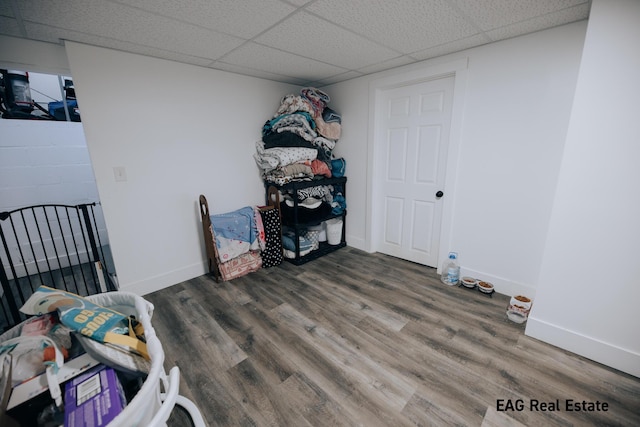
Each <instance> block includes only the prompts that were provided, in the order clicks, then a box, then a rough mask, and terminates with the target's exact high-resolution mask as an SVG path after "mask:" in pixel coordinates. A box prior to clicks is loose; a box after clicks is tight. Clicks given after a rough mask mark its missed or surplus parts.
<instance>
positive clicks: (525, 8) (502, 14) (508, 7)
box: [455, 0, 589, 31]
mask: <svg viewBox="0 0 640 427" xmlns="http://www.w3.org/2000/svg"><path fill="white" fill-rule="evenodd" d="M585 3H589V0H474V1H468V0H455V4H456V5H457V6H458V7H459V8H460V10H461V11H462V12H463V13H465V14H466V15H467V16H468V17H470V18H471V19H473V21H474V22H475V23H476V24H477V25H478V26H479V27H480V29H482V30H483V31H488V30H493V29H495V28H499V27H504V26H506V25H510V24H512V23H515V22H520V21H526V20H528V19H531V18H533V17H536V16H542V15H546V14H548V13H552V12H557V11H560V10H563V9H567V8H570V7H573V6H576V5H579V4H585Z"/></svg>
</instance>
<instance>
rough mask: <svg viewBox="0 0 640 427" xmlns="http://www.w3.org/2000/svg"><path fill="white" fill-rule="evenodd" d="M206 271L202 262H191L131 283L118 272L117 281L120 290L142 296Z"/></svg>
mask: <svg viewBox="0 0 640 427" xmlns="http://www.w3.org/2000/svg"><path fill="white" fill-rule="evenodd" d="M206 273H207V272H206V267H205V264H204V262H203V263H197V264H192V265H189V266H187V267H184V268H180V269H177V270H173V271H168V272H166V273H163V274H159V275H157V276H154V277H151V278H147V279H144V280H139V281H137V282H132V283H126V282H125V281H124V280H123V278H122V276H121V275H120V274H119V275H118V281H119V282H120V290H121V291H127V292H133V293H134V294H136V295H140V296H144V295H147V294H150V293H152V292H155V291H159V290H160V289H164V288H168V287H169V286H173V285H176V284H178V283H181V282H184V281H186V280H190V279H193V278H194V277H199V276H202V275H204V274H206Z"/></svg>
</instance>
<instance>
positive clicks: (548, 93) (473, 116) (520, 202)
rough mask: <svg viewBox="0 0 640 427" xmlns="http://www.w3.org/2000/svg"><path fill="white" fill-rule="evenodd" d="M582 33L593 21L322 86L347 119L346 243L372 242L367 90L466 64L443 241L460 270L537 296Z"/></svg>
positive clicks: (341, 147)
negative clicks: (385, 82) (452, 187)
mask: <svg viewBox="0 0 640 427" xmlns="http://www.w3.org/2000/svg"><path fill="white" fill-rule="evenodd" d="M585 31H586V22H579V23H574V24H570V25H566V26H562V27H558V28H554V29H550V30H546V31H542V32H538V33H534V34H530V35H526V36H522V37H518V38H514V39H510V40H506V41H502V42H498V43H492V44H489V45H485V46H481V47H478V48H474V49H470V50H466V51H463V52H459V53H456V54H452V55H448V56H446V57H441V58H437V59H434V60H429V61H424V62H422V63H420V64H413V65H410V66H405V67H401V68H398V69H395V70H391V71H387V72H383V73H377V74H375V75H370V76H365V77H360V78H357V79H353V80H349V81H346V82H342V83H338V84H335V85H332V86H329V87H326V88H324V90H325V91H326V92H327V93H329V94H330V95H331V98H332V100H331V106H332V108H334V109H335V110H337V111H339V112H340V113H342V116H343V123H344V129H343V133H342V138H341V139H340V141H339V142H338V144H337V146H336V153H339V154H340V155H343V156H344V157H346V158H347V175H348V177H349V188H348V207H349V215H348V216H347V242H349V244H350V245H353V246H356V247H360V248H362V249H367V245H368V241H367V236H368V229H367V223H366V221H365V218H366V216H367V215H366V214H367V213H366V206H367V198H366V195H367V191H368V189H369V185H370V184H369V183H368V182H367V171H368V168H370V167H371V165H370V164H369V163H368V161H367V160H368V155H369V152H370V150H371V147H372V139H373V135H371V129H372V124H371V123H370V120H369V117H370V116H369V105H370V102H371V100H370V99H369V88H370V85H374V84H375V82H376V80H379V79H382V78H384V79H387V80H388V79H389V77H393V76H394V75H400V74H403V73H411V72H416V71H417V70H419V69H421V68H422V69H429V68H443V67H444V68H446V64H447V63H448V62H455V61H457V60H460V59H463V58H468V69H467V72H466V73H465V74H466V76H467V79H466V81H464V82H461V81H458V82H457V84H464V86H465V89H464V99H463V102H464V106H463V113H462V115H463V117H462V126H461V129H456V132H457V134H458V135H457V138H458V139H459V140H458V141H455V143H456V144H457V147H458V150H459V156H458V157H457V158H455V159H453V160H454V162H455V163H457V164H456V167H457V177H456V176H454V177H453V178H454V179H455V191H454V192H453V194H451V193H447V194H446V195H445V197H450V198H454V200H453V203H452V205H453V210H452V212H453V214H452V216H451V217H449V218H445V222H448V225H449V226H450V227H451V228H450V233H446V234H448V235H449V236H450V237H449V239H448V240H445V241H441V245H443V246H444V247H445V248H446V251H448V250H456V251H458V252H459V254H460V260H461V265H462V272H463V274H469V275H472V276H476V277H480V278H484V279H485V280H489V281H492V282H493V283H494V284H495V286H496V289H497V291H498V292H501V293H505V294H511V295H513V294H517V293H525V294H527V295H530V296H531V297H534V296H535V292H536V287H537V281H538V273H539V269H540V264H541V262H542V256H543V252H544V244H545V236H546V233H547V228H548V222H549V218H550V212H551V207H552V203H553V195H554V192H555V186H556V179H557V176H558V171H559V167H560V159H561V155H562V149H563V146H564V140H565V137H566V131H567V123H568V119H569V115H570V111H571V105H572V101H573V95H574V89H575V83H576V79H577V73H578V67H579V62H580V55H581V51H582V46H583V42H584V35H585ZM373 173H375V171H373ZM450 184H452V183H449V182H448V183H447V185H450ZM446 251H445V252H446ZM505 309H506V307H505Z"/></svg>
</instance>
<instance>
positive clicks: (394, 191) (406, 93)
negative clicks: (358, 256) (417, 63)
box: [373, 77, 454, 267]
mask: <svg viewBox="0 0 640 427" xmlns="http://www.w3.org/2000/svg"><path fill="white" fill-rule="evenodd" d="M453 85H454V77H445V78H440V79H437V80H430V81H426V82H422V83H417V84H412V85H409V86H402V87H398V88H393V89H386V90H384V91H382V94H381V98H380V99H381V102H380V103H379V104H378V106H379V107H378V108H380V109H381V111H379V112H378V114H376V117H377V120H378V123H377V124H376V132H377V135H376V137H375V141H376V146H375V153H376V154H375V159H376V161H375V165H376V166H375V170H374V171H373V176H374V179H375V181H376V182H375V187H374V188H375V189H376V190H375V192H376V194H375V197H374V209H375V210H376V217H377V218H378V221H377V223H378V224H379V227H377V231H376V234H377V236H376V238H375V241H376V242H377V245H376V246H377V248H376V250H377V251H379V252H382V253H386V254H389V255H392V256H396V257H399V258H403V259H407V260H410V261H413V262H417V263H420V264H424V265H428V266H432V267H437V265H436V264H437V262H438V249H439V238H440V226H441V221H442V198H443V197H447V195H446V194H443V195H442V196H441V197H438V195H437V193H438V192H439V191H444V179H445V172H446V170H445V166H446V163H447V148H448V143H449V133H450V123H451V110H452V100H453Z"/></svg>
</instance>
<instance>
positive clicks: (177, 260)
mask: <svg viewBox="0 0 640 427" xmlns="http://www.w3.org/2000/svg"><path fill="white" fill-rule="evenodd" d="M66 49H67V56H68V61H69V64H70V65H71V75H72V76H73V80H74V85H75V88H76V94H77V96H78V100H79V103H80V104H81V106H82V107H81V108H82V120H83V126H84V129H85V135H86V139H87V145H88V147H89V153H90V156H91V160H92V163H93V168H94V171H95V176H96V182H97V185H98V191H99V193H100V199H101V201H102V204H103V209H104V215H105V219H106V222H107V229H108V231H109V239H110V242H111V249H112V253H113V258H114V263H115V267H116V270H117V273H118V279H119V283H120V286H121V289H123V290H128V291H133V292H136V293H141V294H145V293H148V292H151V291H154V290H158V289H161V288H164V287H167V286H170V285H173V284H176V283H179V282H181V281H184V280H187V279H190V278H193V277H196V276H199V275H202V274H204V273H205V261H204V257H205V251H204V245H203V237H202V226H201V222H200V211H199V209H198V202H197V200H198V196H199V195H200V194H204V195H205V196H206V197H207V199H208V201H209V206H210V208H211V211H212V213H221V212H227V211H230V210H234V209H238V208H240V207H243V206H247V205H255V204H262V203H264V189H263V186H262V181H261V179H260V176H259V173H258V168H257V166H256V165H255V162H254V160H253V157H252V155H253V153H254V152H255V141H257V140H259V139H260V136H261V129H262V125H263V123H264V122H265V121H266V120H267V119H268V118H270V117H271V116H272V115H273V114H274V113H275V111H276V109H277V108H278V106H279V105H280V99H281V97H282V96H283V95H285V94H287V93H289V92H292V91H297V90H299V88H298V87H294V86H290V85H285V84H280V83H275V82H270V81H267V80H262V79H257V78H251V77H246V76H239V75H234V74H231V73H226V72H221V71H217V70H211V69H206V68H202V67H195V66H190V65H185V64H179V63H176V62H170V61H163V60H158V59H153V58H149V57H144V56H140V55H132V54H127V53H123V52H118V51H113V50H108V49H102V48H96V47H91V46H87V45H81V44H77V43H71V42H69V43H67V45H66ZM114 167H122V168H124V169H125V171H126V181H124V182H121V181H116V180H115V176H114Z"/></svg>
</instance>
